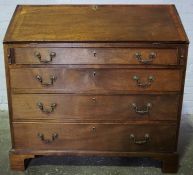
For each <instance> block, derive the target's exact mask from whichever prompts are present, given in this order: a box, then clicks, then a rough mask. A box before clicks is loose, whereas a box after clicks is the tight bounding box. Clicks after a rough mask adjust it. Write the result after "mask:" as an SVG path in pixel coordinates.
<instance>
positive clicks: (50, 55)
mask: <svg viewBox="0 0 193 175" xmlns="http://www.w3.org/2000/svg"><path fill="white" fill-rule="evenodd" d="M34 55H35V57H36V58H38V60H39V61H40V63H50V62H52V59H53V58H54V57H56V53H55V52H50V54H49V58H48V59H42V55H41V53H40V52H35V53H34Z"/></svg>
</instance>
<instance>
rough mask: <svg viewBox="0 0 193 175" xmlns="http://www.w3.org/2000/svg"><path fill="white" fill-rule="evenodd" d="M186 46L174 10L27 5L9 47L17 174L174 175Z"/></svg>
mask: <svg viewBox="0 0 193 175" xmlns="http://www.w3.org/2000/svg"><path fill="white" fill-rule="evenodd" d="M188 43H189V42H188V39H187V36H186V34H185V32H184V29H183V26H182V23H181V21H180V19H179V16H178V14H177V11H176V9H175V6H173V5H98V6H94V5H42V6H39V5H20V6H17V8H16V11H15V13H14V15H13V18H12V20H11V23H10V25H9V27H8V30H7V33H6V36H5V38H4V52H5V65H6V77H7V90H8V103H9V115H10V126H11V136H12V149H11V150H10V166H11V168H12V169H14V170H23V169H24V168H25V167H24V160H25V159H29V158H35V156H38V155H43V156H44V155H45V156H49V155H76V156H80V155H90V156H97V155H98V156H128V157H129V156H130V157H135V156H137V157H150V158H154V159H158V160H161V161H162V171H163V172H176V171H177V167H178V154H177V142H178V133H179V125H180V117H181V108H182V98H183V89H184V78H185V70H186V59H187V52H188Z"/></svg>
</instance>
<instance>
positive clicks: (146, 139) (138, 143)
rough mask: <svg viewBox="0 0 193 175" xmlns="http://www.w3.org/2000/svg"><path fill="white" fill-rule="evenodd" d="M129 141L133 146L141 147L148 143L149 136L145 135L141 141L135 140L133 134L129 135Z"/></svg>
mask: <svg viewBox="0 0 193 175" xmlns="http://www.w3.org/2000/svg"><path fill="white" fill-rule="evenodd" d="M130 140H131V142H132V143H134V144H137V145H143V144H146V143H148V142H150V136H149V134H145V135H144V139H143V140H137V139H136V138H135V135H134V134H130Z"/></svg>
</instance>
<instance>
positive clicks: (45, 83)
mask: <svg viewBox="0 0 193 175" xmlns="http://www.w3.org/2000/svg"><path fill="white" fill-rule="evenodd" d="M36 79H37V80H38V81H39V82H40V83H41V85H42V86H51V85H53V84H54V82H55V81H56V76H54V75H52V76H50V82H44V81H43V78H42V77H41V76H40V75H36Z"/></svg>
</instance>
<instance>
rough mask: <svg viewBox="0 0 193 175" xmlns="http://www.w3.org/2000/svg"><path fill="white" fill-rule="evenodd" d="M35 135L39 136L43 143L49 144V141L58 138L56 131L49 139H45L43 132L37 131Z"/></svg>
mask: <svg viewBox="0 0 193 175" xmlns="http://www.w3.org/2000/svg"><path fill="white" fill-rule="evenodd" d="M37 136H38V137H39V138H40V140H41V141H42V142H43V143H45V144H49V143H52V142H53V141H54V140H56V139H57V138H58V134H57V133H54V134H52V137H51V139H46V138H45V136H44V134H42V133H38V134H37Z"/></svg>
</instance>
